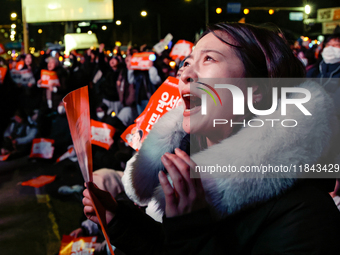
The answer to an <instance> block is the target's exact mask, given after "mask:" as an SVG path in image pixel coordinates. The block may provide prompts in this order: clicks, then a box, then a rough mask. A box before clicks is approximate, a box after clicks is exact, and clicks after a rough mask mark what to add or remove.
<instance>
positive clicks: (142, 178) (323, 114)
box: [123, 82, 338, 217]
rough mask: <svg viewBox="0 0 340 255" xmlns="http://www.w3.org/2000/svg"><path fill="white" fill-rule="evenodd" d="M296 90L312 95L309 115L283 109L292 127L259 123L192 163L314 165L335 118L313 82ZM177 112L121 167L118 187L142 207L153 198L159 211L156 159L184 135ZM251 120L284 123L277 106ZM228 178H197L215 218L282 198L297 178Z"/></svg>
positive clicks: (332, 132)
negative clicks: (266, 114) (275, 108)
mask: <svg viewBox="0 0 340 255" xmlns="http://www.w3.org/2000/svg"><path fill="white" fill-rule="evenodd" d="M300 87H302V88H306V89H308V90H309V91H310V92H311V96H312V99H311V100H310V101H309V102H308V103H306V104H304V106H305V107H306V108H307V109H308V110H309V111H310V112H311V113H312V116H310V117H305V115H303V114H302V113H301V111H289V109H288V110H287V115H286V116H284V119H295V120H297V122H298V125H297V126H296V127H294V128H285V127H282V126H278V127H277V128H272V127H271V126H270V125H264V126H263V127H261V128H249V127H246V128H242V129H241V130H240V131H239V132H238V133H237V134H235V135H233V136H231V137H229V138H227V139H225V140H223V141H221V142H220V143H219V144H216V145H213V146H211V147H209V148H208V149H206V150H204V151H201V152H199V153H197V154H195V155H193V156H192V160H193V161H194V162H195V163H196V164H197V165H200V166H202V165H206V164H207V163H206V159H209V162H214V163H215V164H219V165H229V164H230V165H232V166H236V167H240V166H259V165H261V164H263V165H268V164H271V165H272V166H277V165H281V164H283V165H288V164H289V165H290V164H292V165H300V164H305V163H309V164H312V163H317V162H318V161H319V160H320V159H321V158H322V157H324V156H325V155H328V154H329V153H330V151H331V147H332V146H333V145H332V141H334V137H336V135H337V130H338V120H337V118H336V115H335V111H334V106H333V104H332V100H331V98H330V97H329V96H328V94H327V93H326V92H325V91H324V90H323V89H322V88H321V87H320V86H319V85H318V84H316V83H313V82H305V83H303V84H301V85H300ZM293 95H296V94H293ZM182 113H183V108H182V107H178V108H177V109H174V110H172V111H170V112H168V113H167V114H165V115H164V116H163V117H162V118H161V119H160V120H159V121H158V122H157V123H156V124H155V125H154V127H153V129H152V131H151V132H150V134H149V135H148V136H147V138H146V140H145V141H144V143H143V146H142V148H141V149H140V151H139V153H138V154H136V155H135V156H134V157H133V159H131V161H130V162H129V164H128V166H127V168H126V169H125V173H124V176H123V184H124V187H125V190H126V193H127V195H128V196H129V197H130V198H131V199H132V200H134V201H135V202H136V203H138V204H140V205H147V204H148V203H149V202H150V201H151V199H152V198H153V199H156V200H157V201H158V202H159V208H160V210H161V211H164V208H165V204H164V203H165V202H164V194H163V191H162V188H161V186H160V184H159V181H158V172H159V171H160V169H162V168H163V165H162V163H161V160H160V158H161V156H162V155H163V154H164V153H165V152H172V151H173V150H174V148H176V147H178V146H179V144H180V141H181V139H182V137H183V136H184V135H185V133H184V131H183V129H182V125H181V122H182ZM256 119H262V120H265V119H283V116H281V110H280V107H278V109H277V110H276V112H274V113H273V114H272V115H271V116H256ZM275 127H276V126H275ZM201 176H202V174H201ZM229 176H230V177H232V178H225V177H226V173H224V176H223V177H224V178H206V177H207V176H202V183H203V186H204V189H205V191H206V197H207V201H208V203H209V204H210V205H211V207H212V208H213V209H214V210H215V212H216V213H217V214H218V216H219V217H225V216H226V215H229V214H232V213H235V212H237V211H240V210H241V209H244V208H247V207H249V206H251V205H254V204H255V203H259V202H264V201H267V200H269V199H270V198H272V197H274V196H277V195H279V194H281V193H282V192H283V191H285V190H286V189H288V188H289V187H291V186H292V185H293V184H294V182H295V181H296V178H295V177H297V176H292V178H289V179H288V178H265V175H263V174H262V173H253V176H252V177H253V178H249V177H250V175H249V173H247V174H246V175H243V174H241V173H232V174H230V175H229ZM276 176H277V175H276ZM209 177H210V176H209ZM244 177H246V178H244Z"/></svg>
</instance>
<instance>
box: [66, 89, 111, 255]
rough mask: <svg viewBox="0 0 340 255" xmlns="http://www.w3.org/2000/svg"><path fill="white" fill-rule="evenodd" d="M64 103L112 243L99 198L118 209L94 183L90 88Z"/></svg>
mask: <svg viewBox="0 0 340 255" xmlns="http://www.w3.org/2000/svg"><path fill="white" fill-rule="evenodd" d="M63 102H64V106H65V110H66V116H67V120H68V123H69V127H70V131H71V136H72V140H73V145H74V148H75V151H76V154H77V158H78V162H79V166H80V169H81V172H82V175H83V177H84V180H85V182H86V186H87V189H88V191H89V193H90V196H91V200H92V202H93V205H94V206H93V209H94V210H95V212H96V215H97V218H98V221H99V224H100V226H101V229H102V231H103V234H104V237H105V240H106V242H107V243H110V238H109V236H108V235H107V231H106V230H107V223H106V209H105V208H104V206H103V205H102V203H101V201H99V199H98V198H99V197H100V198H101V199H103V200H102V201H110V202H109V205H108V206H110V209H109V210H110V211H113V212H114V211H115V209H116V206H117V202H116V201H115V200H114V198H113V197H112V196H111V194H110V193H109V192H107V191H103V190H100V189H98V187H96V186H95V184H94V183H93V175H92V169H93V165H92V149H91V128H90V106H89V92H88V87H87V86H85V87H82V88H79V89H77V90H74V91H72V92H70V93H68V94H67V95H66V96H65V97H64V99H63ZM108 247H109V250H110V253H111V254H112V255H114V252H113V250H112V247H111V245H109V246H108Z"/></svg>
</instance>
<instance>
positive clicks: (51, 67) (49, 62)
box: [47, 58, 57, 71]
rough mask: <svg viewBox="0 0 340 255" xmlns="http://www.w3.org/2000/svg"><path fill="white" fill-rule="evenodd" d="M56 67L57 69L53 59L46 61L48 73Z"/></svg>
mask: <svg viewBox="0 0 340 255" xmlns="http://www.w3.org/2000/svg"><path fill="white" fill-rule="evenodd" d="M56 67H57V63H56V61H55V59H53V58H51V59H50V60H49V61H48V64H47V69H48V70H49V71H53V70H54V69H55V68H56Z"/></svg>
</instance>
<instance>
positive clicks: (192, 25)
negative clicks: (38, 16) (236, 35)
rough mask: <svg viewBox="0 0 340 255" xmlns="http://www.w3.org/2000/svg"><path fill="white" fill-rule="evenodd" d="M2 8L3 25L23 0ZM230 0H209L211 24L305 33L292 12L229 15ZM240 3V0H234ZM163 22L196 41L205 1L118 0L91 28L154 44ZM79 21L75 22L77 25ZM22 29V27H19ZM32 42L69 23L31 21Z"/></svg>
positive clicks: (315, 4)
mask: <svg viewBox="0 0 340 255" xmlns="http://www.w3.org/2000/svg"><path fill="white" fill-rule="evenodd" d="M0 2H1V6H2V8H0V24H11V22H12V21H10V19H9V15H10V13H11V12H13V11H15V12H17V13H18V14H19V18H20V16H21V10H20V9H21V1H20V0H0ZM227 2H228V1H223V0H209V23H216V22H219V21H238V20H239V19H241V18H242V17H246V22H247V23H252V24H262V23H266V22H272V23H274V24H276V25H278V26H279V27H280V28H282V29H283V30H286V31H288V32H289V33H291V34H292V35H293V36H299V35H301V34H302V33H303V25H302V22H298V21H289V19H288V16H289V11H279V12H275V13H274V15H269V14H268V12H267V11H251V12H250V13H249V14H248V15H244V14H243V13H241V14H227V13H226V6H227ZM231 2H237V1H231ZM239 2H240V3H241V5H242V8H244V7H259V6H263V7H302V6H304V5H305V4H306V3H308V4H309V5H311V6H312V13H311V14H310V17H311V18H316V9H317V8H329V7H337V6H340V4H339V3H338V1H335V0H327V1H326V0H322V1H321V0H318V1H302V0H294V1H292V0H278V1H266V0H245V1H239ZM217 7H221V8H222V10H223V11H222V14H219V15H218V14H216V12H215V9H216V8H217ZM141 10H146V11H147V12H148V16H147V17H144V18H143V17H141V16H140V12H141ZM118 19H119V20H121V21H122V25H121V26H116V25H115V21H116V20H118ZM158 21H160V27H161V31H160V36H161V38H163V37H164V36H165V35H166V34H167V33H171V34H172V35H173V36H174V39H173V41H177V40H179V39H186V40H189V41H194V40H195V34H196V33H200V31H202V30H204V29H205V0H191V1H190V2H186V1H185V0H115V1H114V21H113V22H105V23H101V22H98V21H93V22H92V23H91V28H90V29H91V30H92V31H93V32H94V33H96V34H97V37H98V40H99V41H100V42H104V43H105V44H107V45H110V44H111V45H110V46H113V45H112V43H113V42H114V41H117V40H119V41H121V42H122V44H123V45H124V44H125V45H126V44H127V43H128V42H129V41H131V40H132V43H133V44H137V45H141V44H144V43H146V44H148V45H153V44H155V43H157V42H158V39H159V38H158V37H159V36H158V34H159V32H158V27H157V22H158ZM77 24H78V22H73V25H74V28H76V26H77ZM103 24H105V25H107V27H108V29H107V30H106V31H105V32H104V31H102V30H101V26H102V25H103ZM39 28H42V29H43V31H44V33H43V34H41V35H38V34H37V30H38V29H39ZM18 29H20V26H18ZM88 29H89V28H84V29H83V30H82V32H87V31H86V30H88ZM320 31H321V24H316V25H314V26H312V27H310V29H309V30H308V32H306V33H307V34H306V35H308V33H309V35H312V36H313V35H315V36H316V35H317V34H318V33H319V32H320ZM29 32H30V39H31V40H30V44H31V46H32V45H33V46H35V47H38V48H39V47H43V46H44V44H45V43H46V42H55V41H60V40H62V39H63V35H64V32H65V23H44V24H30V25H29Z"/></svg>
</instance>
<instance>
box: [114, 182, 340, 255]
mask: <svg viewBox="0 0 340 255" xmlns="http://www.w3.org/2000/svg"><path fill="white" fill-rule="evenodd" d="M117 201H118V204H119V206H118V211H117V214H116V217H115V218H114V220H112V222H110V224H109V235H110V237H111V243H112V244H113V245H115V246H116V247H118V248H119V249H121V250H122V251H124V252H125V253H126V254H127V255H128V254H169V255H170V254H183V255H184V254H195V255H198V254H209V255H210V254H214V255H215V254H337V253H338V240H339V237H340V234H339V231H338V230H339V227H340V212H339V211H338V209H337V208H336V207H335V205H334V202H333V200H332V198H331V197H330V195H329V194H328V193H327V192H326V191H325V190H324V189H322V188H320V187H319V186H318V185H313V184H311V183H309V182H302V183H300V184H299V185H296V186H295V187H293V188H292V189H290V190H288V191H287V192H286V193H285V194H283V195H281V196H278V197H276V198H273V199H271V200H270V201H268V202H267V203H265V204H263V205H261V206H257V207H254V208H249V209H247V210H245V211H241V212H239V213H237V214H234V215H230V216H228V217H226V218H224V219H222V220H215V219H214V218H213V216H212V214H211V212H210V211H209V210H208V209H202V210H200V211H197V212H194V213H191V214H186V215H183V216H178V217H173V218H166V217H165V216H164V217H163V224H161V223H159V222H156V221H154V220H153V219H152V218H150V217H149V216H148V215H146V214H145V213H143V212H142V211H141V209H139V208H137V207H136V206H135V205H134V204H133V203H132V202H131V201H128V200H127V198H126V196H125V195H124V194H120V195H119V196H118V197H117Z"/></svg>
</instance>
